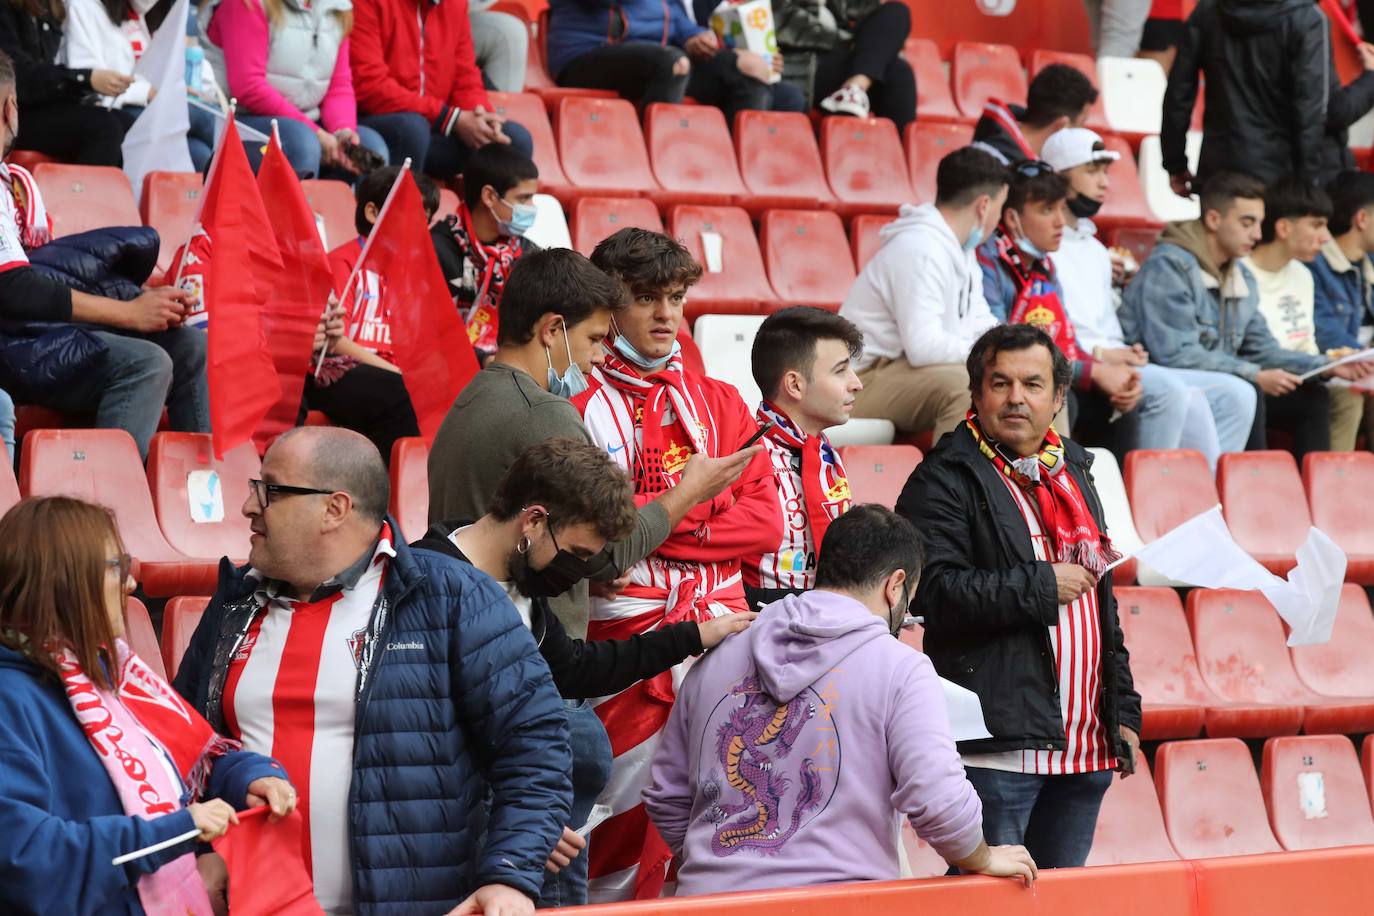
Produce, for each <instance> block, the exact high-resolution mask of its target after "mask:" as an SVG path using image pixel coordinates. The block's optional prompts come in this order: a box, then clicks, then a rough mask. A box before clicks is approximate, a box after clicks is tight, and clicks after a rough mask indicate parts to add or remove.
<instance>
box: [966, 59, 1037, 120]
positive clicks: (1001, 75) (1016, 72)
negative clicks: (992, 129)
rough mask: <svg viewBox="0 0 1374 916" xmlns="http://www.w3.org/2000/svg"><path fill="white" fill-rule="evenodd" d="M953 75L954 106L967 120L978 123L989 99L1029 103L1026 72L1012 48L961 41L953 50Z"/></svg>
mask: <svg viewBox="0 0 1374 916" xmlns="http://www.w3.org/2000/svg"><path fill="white" fill-rule="evenodd" d="M950 71H951V73H950V76H951V78H952V79H951V82H953V84H954V102H955V104H957V105H958V106H959V110H960V111H962V112H963V113H964V116H965V117H968V118H972V119H974V120H975V121H976V120H977V119H978V118H980V117H982V114H983V103H984V102H986V101H987V100H988V99H997V100H998V101H1002V102H1011V103H1014V104H1017V105H1024V104H1025V102H1026V71H1025V70H1022V69H1021V56H1020V55H1019V54H1017V53H1016V49H1015V48H1013V47H1011V46H1010V45H995V44H987V43H985V42H981V41H961V42H959V43H958V44H956V45H955V46H954V55H953V56H952V57H951V58H950Z"/></svg>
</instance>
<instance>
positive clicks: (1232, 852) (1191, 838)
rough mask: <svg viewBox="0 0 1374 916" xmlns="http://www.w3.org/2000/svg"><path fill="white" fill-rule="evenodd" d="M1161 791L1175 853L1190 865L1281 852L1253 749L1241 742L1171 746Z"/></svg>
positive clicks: (1160, 772) (1158, 769)
mask: <svg viewBox="0 0 1374 916" xmlns="http://www.w3.org/2000/svg"><path fill="white" fill-rule="evenodd" d="M1155 786H1156V787H1157V788H1158V790H1159V801H1160V807H1161V808H1163V810H1164V824H1165V826H1166V827H1167V828H1168V831H1169V840H1170V841H1171V842H1172V843H1173V847H1174V849H1176V850H1178V853H1179V855H1181V856H1182V857H1183V858H1185V859H1209V858H1213V857H1215V856H1241V855H1255V854H1258V853H1262V852H1281V851H1282V847H1280V846H1279V842H1278V840H1276V839H1274V834H1273V832H1272V831H1271V830H1270V829H1269V818H1268V815H1267V814H1266V813H1265V810H1264V796H1263V795H1262V794H1261V793H1260V785H1259V779H1258V778H1257V777H1256V776H1255V765H1254V763H1252V762H1251V759H1250V749H1249V748H1247V747H1246V746H1245V742H1244V741H1241V740H1240V739H1238V738H1215V739H1211V740H1204V741H1169V742H1166V743H1164V744H1161V745H1160V746H1159V752H1158V754H1157V755H1156V756H1155Z"/></svg>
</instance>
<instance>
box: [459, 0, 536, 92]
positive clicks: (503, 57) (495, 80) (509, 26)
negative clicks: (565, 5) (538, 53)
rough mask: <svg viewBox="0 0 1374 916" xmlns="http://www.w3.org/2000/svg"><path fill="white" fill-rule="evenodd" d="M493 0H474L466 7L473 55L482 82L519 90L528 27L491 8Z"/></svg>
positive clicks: (523, 86)
mask: <svg viewBox="0 0 1374 916" xmlns="http://www.w3.org/2000/svg"><path fill="white" fill-rule="evenodd" d="M495 2H496V0H473V3H472V4H471V5H470V6H469V8H468V22H469V24H470V25H471V26H472V48H473V56H474V58H475V59H476V61H477V69H479V70H481V71H482V77H483V80H484V82H486V84H487V85H488V86H490V87H491V88H492V89H495V90H496V91H497V92H522V91H524V88H525V64H526V61H527V58H528V55H529V46H530V30H529V29H528V28H526V26H525V23H524V22H522V21H521V20H520V19H517V18H516V17H515V16H512V15H510V14H509V13H498V12H497V11H496V10H493V9H491V7H492V5H493V4H494V3H495Z"/></svg>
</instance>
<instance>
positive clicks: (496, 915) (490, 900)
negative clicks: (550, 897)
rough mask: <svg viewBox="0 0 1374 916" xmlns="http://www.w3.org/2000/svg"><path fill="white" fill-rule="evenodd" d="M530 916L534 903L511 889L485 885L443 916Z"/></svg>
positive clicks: (502, 885)
mask: <svg viewBox="0 0 1374 916" xmlns="http://www.w3.org/2000/svg"><path fill="white" fill-rule="evenodd" d="M478 913H480V914H481V916H532V914H533V913H534V901H533V900H531V899H530V898H528V897H526V896H525V895H524V894H522V893H520V892H519V891H517V890H516V889H515V888H513V887H506V885H504V884H486V885H483V886H482V887H479V888H477V890H475V891H473V893H472V896H471V897H469V898H468V899H466V900H464V901H463V902H462V903H460V904H458V905H457V906H456V907H454V908H453V909H451V910H449V911H448V913H447V914H445V916H476V914H478Z"/></svg>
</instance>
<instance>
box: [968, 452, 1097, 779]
mask: <svg viewBox="0 0 1374 916" xmlns="http://www.w3.org/2000/svg"><path fill="white" fill-rule="evenodd" d="M998 477H1000V478H1001V480H1002V482H1003V483H1004V484H1006V486H1007V489H1008V490H1010V491H1011V495H1012V498H1013V499H1015V500H1016V505H1017V507H1018V508H1020V510H1021V515H1022V517H1023V518H1024V519H1025V520H1026V527H1027V528H1029V529H1030V536H1031V546H1032V547H1033V548H1034V550H1035V558H1036V559H1037V560H1046V561H1050V560H1052V558H1053V556H1054V552H1053V549H1052V548H1051V545H1050V540H1049V538H1048V537H1047V536H1046V535H1045V532H1044V530H1043V528H1042V526H1041V523H1040V510H1039V509H1038V508H1037V507H1036V505H1035V503H1034V502H1033V501H1032V500H1030V499H1027V498H1026V494H1025V493H1023V492H1021V488H1020V487H1018V486H1017V485H1016V484H1015V483H1014V482H1013V481H1011V480H1008V479H1007V478H1006V477H1005V476H1003V475H1001V474H999V475H998ZM1047 485H1048V486H1052V487H1064V488H1066V489H1072V490H1074V491H1076V490H1077V484H1075V483H1074V481H1073V477H1072V476H1071V475H1069V474H1068V473H1062V474H1053V475H1047ZM1047 630H1048V633H1049V641H1050V646H1051V647H1052V648H1053V649H1054V664H1055V670H1056V671H1057V672H1058V673H1059V711H1060V715H1061V716H1063V719H1064V737H1065V741H1066V744H1065V747H1064V750H1062V751H1045V750H1033V749H1029V748H1028V749H1026V750H1020V751H1004V752H1002V753H995V754H965V755H964V757H963V761H964V765H965V766H970V767H984V768H986V769H990V770H1006V771H1009V772H1012V773H1036V774H1039V775H1041V776H1062V775H1067V774H1073V773H1095V772H1097V771H1099V770H1109V769H1112V768H1113V767H1114V766H1116V759H1115V758H1114V757H1112V753H1111V746H1110V743H1109V742H1108V741H1107V729H1106V727H1105V726H1104V725H1103V722H1102V716H1101V708H1102V626H1101V620H1100V619H1099V617H1098V611H1097V591H1096V589H1089V590H1088V591H1086V592H1084V593H1083V595H1082V596H1081V597H1080V598H1078V599H1076V600H1075V601H1073V602H1072V603H1070V604H1061V605H1060V606H1059V625H1058V626H1053V627H1048V628H1047ZM994 702H995V700H994Z"/></svg>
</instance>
